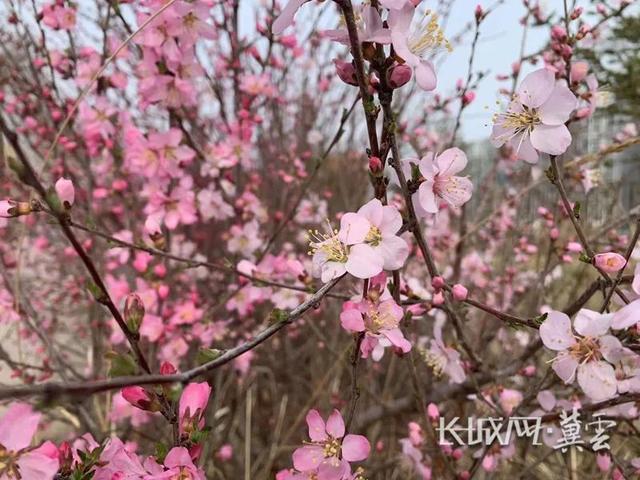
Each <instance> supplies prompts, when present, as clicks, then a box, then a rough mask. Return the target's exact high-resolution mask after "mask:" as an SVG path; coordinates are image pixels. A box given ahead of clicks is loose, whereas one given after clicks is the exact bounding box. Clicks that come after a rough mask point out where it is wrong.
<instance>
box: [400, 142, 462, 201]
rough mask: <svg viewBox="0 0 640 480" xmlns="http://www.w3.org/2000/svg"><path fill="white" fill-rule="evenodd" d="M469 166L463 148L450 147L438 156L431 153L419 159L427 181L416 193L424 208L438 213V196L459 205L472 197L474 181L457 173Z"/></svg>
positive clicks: (419, 165)
mask: <svg viewBox="0 0 640 480" xmlns="http://www.w3.org/2000/svg"><path fill="white" fill-rule="evenodd" d="M409 162H411V160H409ZM466 166H467V156H466V155H465V154H464V152H463V151H462V150H460V149H459V148H449V149H447V150H445V151H444V152H442V153H441V154H440V155H437V156H436V155H435V154H433V153H429V154H427V156H425V157H423V158H422V159H421V160H420V161H419V163H418V167H419V169H420V173H421V174H422V177H423V178H424V181H423V182H422V183H421V184H420V187H419V188H418V191H417V192H416V193H415V194H414V200H417V203H419V205H420V207H421V208H422V210H423V211H425V212H427V213H437V212H438V199H442V200H444V201H445V202H447V203H448V204H449V205H451V206H452V207H454V208H458V207H461V206H462V205H464V204H465V203H466V202H467V201H468V200H469V199H470V198H471V194H472V191H473V184H472V183H471V181H470V180H469V179H468V178H467V177H458V176H456V175H455V174H456V173H458V172H460V171H462V170H464V168H465V167H466Z"/></svg>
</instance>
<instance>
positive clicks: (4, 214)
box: [0, 200, 33, 218]
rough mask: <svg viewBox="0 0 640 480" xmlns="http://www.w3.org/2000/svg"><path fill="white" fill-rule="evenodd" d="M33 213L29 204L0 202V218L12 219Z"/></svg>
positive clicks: (11, 201)
mask: <svg viewBox="0 0 640 480" xmlns="http://www.w3.org/2000/svg"><path fill="white" fill-rule="evenodd" d="M31 212H33V208H32V206H31V203H29V202H15V201H13V200H0V218H14V217H19V216H21V215H29V214H30V213H31Z"/></svg>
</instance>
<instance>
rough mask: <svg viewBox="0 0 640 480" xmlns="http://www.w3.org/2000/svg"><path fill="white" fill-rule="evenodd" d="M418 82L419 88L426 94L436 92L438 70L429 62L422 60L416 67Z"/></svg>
mask: <svg viewBox="0 0 640 480" xmlns="http://www.w3.org/2000/svg"><path fill="white" fill-rule="evenodd" d="M415 72H416V82H417V83H418V86H419V87H420V88H421V89H422V90H424V91H425V92H430V91H431V90H435V89H436V87H437V86H438V77H436V70H435V68H434V66H433V63H431V62H430V61H429V60H423V59H421V60H420V61H419V62H418V63H417V64H416V65H415Z"/></svg>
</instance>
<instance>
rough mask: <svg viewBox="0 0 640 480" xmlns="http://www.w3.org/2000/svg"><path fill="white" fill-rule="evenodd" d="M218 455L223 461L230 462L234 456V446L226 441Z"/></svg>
mask: <svg viewBox="0 0 640 480" xmlns="http://www.w3.org/2000/svg"><path fill="white" fill-rule="evenodd" d="M216 457H218V459H220V461H222V462H228V461H229V460H231V459H232V458H233V447H232V446H231V445H230V444H228V443H225V444H224V445H223V446H221V447H220V450H218V452H217V453H216Z"/></svg>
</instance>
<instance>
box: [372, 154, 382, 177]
mask: <svg viewBox="0 0 640 480" xmlns="http://www.w3.org/2000/svg"><path fill="white" fill-rule="evenodd" d="M369 171H370V172H371V173H372V174H373V175H374V176H377V175H379V174H380V173H382V160H380V158H378V157H373V156H372V157H369Z"/></svg>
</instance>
